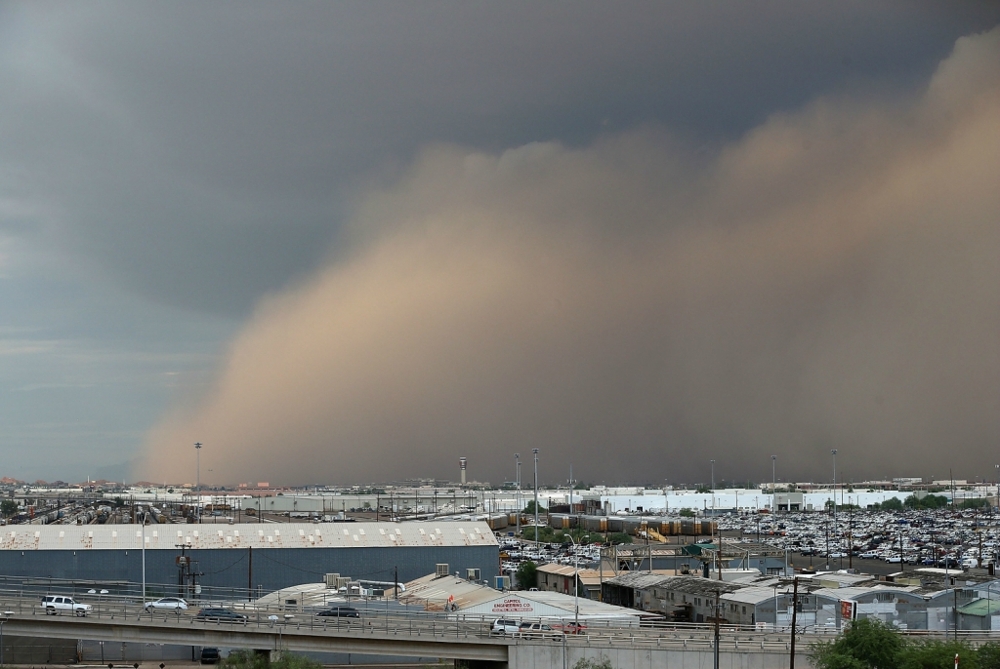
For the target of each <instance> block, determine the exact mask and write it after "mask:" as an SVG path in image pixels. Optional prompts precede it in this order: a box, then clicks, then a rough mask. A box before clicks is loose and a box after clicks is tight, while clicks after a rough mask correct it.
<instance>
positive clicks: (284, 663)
mask: <svg viewBox="0 0 1000 669" xmlns="http://www.w3.org/2000/svg"><path fill="white" fill-rule="evenodd" d="M322 666H323V665H321V664H320V663H319V662H317V661H316V660H310V659H309V658H308V657H305V656H304V655H296V654H295V653H282V654H281V657H279V658H278V659H277V660H272V661H271V662H270V663H269V662H268V660H267V656H266V655H263V654H258V653H255V652H253V651H252V650H234V651H233V652H231V653H230V654H229V657H227V658H226V659H224V660H223V661H222V667H223V669H269V668H270V669H321V668H322Z"/></svg>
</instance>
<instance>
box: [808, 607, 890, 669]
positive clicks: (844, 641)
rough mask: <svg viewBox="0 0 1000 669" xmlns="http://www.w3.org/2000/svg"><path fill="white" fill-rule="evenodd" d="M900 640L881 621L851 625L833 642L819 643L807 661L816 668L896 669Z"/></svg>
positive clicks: (859, 622) (858, 622) (865, 619)
mask: <svg viewBox="0 0 1000 669" xmlns="http://www.w3.org/2000/svg"><path fill="white" fill-rule="evenodd" d="M904 647H905V644H904V642H903V637H902V636H901V635H900V634H899V632H897V631H896V630H894V629H892V628H891V627H889V626H888V625H886V624H885V623H883V622H882V621H881V620H877V619H872V618H862V619H861V620H855V621H854V622H853V623H851V624H850V625H849V626H848V627H847V629H846V630H845V631H844V633H843V634H842V635H841V636H840V638H838V639H837V640H836V641H830V642H826V643H818V644H816V645H815V646H813V648H812V652H811V653H810V659H812V661H813V665H814V666H815V667H816V668H817V669H898V668H899V666H900V665H899V658H900V655H901V653H902V652H903V650H904Z"/></svg>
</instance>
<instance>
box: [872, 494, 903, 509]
mask: <svg viewBox="0 0 1000 669" xmlns="http://www.w3.org/2000/svg"><path fill="white" fill-rule="evenodd" d="M875 508H877V509H882V510H883V511H902V510H903V503H902V502H900V501H899V498H898V497H890V498H889V499H887V500H885V501H884V502H882V503H881V504H879V503H877V502H876V504H875Z"/></svg>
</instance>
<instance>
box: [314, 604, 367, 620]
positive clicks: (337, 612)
mask: <svg viewBox="0 0 1000 669" xmlns="http://www.w3.org/2000/svg"><path fill="white" fill-rule="evenodd" d="M316 615H318V616H331V617H333V618H360V617H361V614H360V613H358V610H357V609H355V608H352V607H350V606H335V607H333V608H331V609H326V610H325V611H320V612H319V613H317V614H316Z"/></svg>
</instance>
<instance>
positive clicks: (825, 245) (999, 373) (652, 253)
mask: <svg viewBox="0 0 1000 669" xmlns="http://www.w3.org/2000/svg"><path fill="white" fill-rule="evenodd" d="M998 62H1000V28H996V29H994V30H992V31H991V32H989V33H985V34H979V35H974V36H970V37H967V38H962V39H960V40H959V41H958V42H957V44H956V45H955V49H954V53H953V54H951V55H950V56H949V57H948V58H947V59H946V60H944V61H943V62H942V63H941V64H940V66H939V67H938V68H937V70H936V71H935V73H934V75H933V77H931V78H929V80H928V81H926V82H924V85H923V86H922V87H921V89H920V91H919V92H914V93H913V94H911V95H909V96H906V97H905V98H897V99H892V100H889V99H886V97H885V96H883V95H876V94H868V95H844V96H825V97H823V98H820V99H818V100H817V101H815V102H813V103H810V104H808V105H806V106H805V107H804V108H802V109H800V110H797V111H794V112H788V113H778V114H774V115H772V116H771V117H770V118H768V120H767V121H766V122H764V123H762V124H760V125H759V126H757V127H755V128H753V129H752V130H751V131H749V132H747V133H746V134H745V135H744V136H742V137H740V138H739V139H738V140H734V141H729V142H722V143H720V145H719V146H718V148H717V149H713V150H705V149H704V147H702V146H700V145H698V144H697V143H694V144H692V143H691V139H690V138H689V137H681V138H678V137H676V136H674V135H671V133H669V132H666V131H662V130H658V129H654V128H644V129H639V130H634V131H630V132H624V133H619V134H609V135H606V136H601V137H599V138H598V139H596V140H595V141H593V142H592V143H590V144H587V145H585V146H567V145H566V144H562V143H557V142H536V143H529V144H525V145H523V146H520V147H517V148H513V149H509V150H505V151H500V152H488V151H482V150H477V149H475V148H468V147H459V146H455V145H451V144H440V145H437V146H433V147H428V148H425V149H424V150H423V151H421V152H420V153H419V155H418V156H417V158H416V160H415V161H414V163H413V164H412V165H411V166H409V167H408V168H406V169H405V170H402V171H400V173H399V177H398V179H396V180H395V181H393V182H391V183H387V184H384V185H383V186H382V187H379V188H375V189H373V190H372V191H371V192H369V193H368V195H367V196H366V197H364V198H363V199H361V200H360V202H359V205H358V207H357V209H356V212H355V214H354V216H353V217H352V220H351V223H350V225H349V226H348V227H347V228H346V229H345V231H344V234H343V240H342V246H341V247H340V248H339V252H338V253H337V254H336V256H335V259H334V260H331V261H329V262H328V263H327V264H326V265H325V266H324V267H323V268H321V269H320V270H319V271H318V272H316V274H315V275H314V276H312V277H310V278H308V279H307V280H305V281H303V282H302V283H301V284H300V285H298V286H296V287H295V288H294V289H291V290H288V291H286V292H282V293H276V294H273V295H272V296H270V297H269V298H268V299H266V300H264V301H262V302H261V303H260V305H259V307H258V309H257V311H256V313H255V315H254V317H253V318H252V319H251V320H250V322H249V323H248V324H247V327H246V328H245V330H244V331H243V332H242V333H241V334H240V336H238V337H237V338H236V339H235V340H234V342H233V344H232V347H231V350H230V352H229V354H228V355H227V357H226V360H225V365H224V367H223V369H222V370H221V371H220V374H219V377H218V380H217V382H216V384H215V385H214V387H213V389H212V390H211V391H210V392H209V393H208V394H207V395H206V396H205V397H204V398H203V400H202V402H201V403H199V404H198V405H197V406H193V407H188V408H187V409H186V410H179V411H177V412H175V413H174V414H173V415H171V416H169V417H167V418H166V419H165V420H164V421H163V423H162V424H161V425H160V426H158V428H157V429H155V430H154V431H153V432H152V433H151V434H150V436H149V439H148V445H147V461H146V463H145V464H144V465H143V467H144V468H143V469H142V470H141V471H140V475H143V476H152V477H154V478H156V479H157V480H160V479H161V478H164V477H166V478H170V479H173V480H185V479H186V478H189V472H190V466H189V464H188V463H187V461H185V460H183V459H179V458H178V457H176V446H175V445H177V444H187V443H191V442H193V441H195V440H196V439H197V440H198V441H202V442H204V443H205V444H206V448H205V449H204V450H203V451H202V456H201V457H202V465H203V466H205V467H211V468H213V469H214V470H215V471H216V472H218V474H217V475H216V476H217V477H219V478H220V479H223V480H225V481H227V482H235V481H238V480H257V479H262V478H266V479H267V480H270V481H281V482H296V483H300V482H316V481H331V480H332V481H336V482H343V483H347V482H356V481H359V480H386V479H393V478H400V477H404V476H410V477H413V476H417V477H423V476H438V477H442V476H448V475H449V474H450V473H452V472H453V471H454V469H455V460H456V459H457V458H458V457H459V456H467V457H469V458H470V462H471V463H472V465H471V466H472V467H473V471H474V472H477V473H476V476H477V477H480V478H485V479H491V480H494V482H496V480H497V479H499V478H501V477H502V476H503V475H502V473H501V472H504V471H510V469H511V456H512V454H513V453H514V452H515V451H520V452H521V453H522V454H524V453H526V452H528V451H529V449H531V448H533V447H538V448H541V449H543V452H544V456H543V457H544V462H545V467H546V471H547V472H550V473H549V474H547V475H545V476H544V478H546V479H547V480H559V479H563V478H564V475H563V474H562V473H560V474H552V473H551V472H553V471H558V472H567V471H568V468H569V464H570V463H573V464H574V471H575V473H576V474H577V475H578V476H579V477H581V478H585V479H589V480H598V481H601V480H604V481H608V482H611V481H617V480H623V479H631V480H636V479H639V480H643V481H648V482H659V481H662V480H663V479H664V478H667V477H669V478H671V479H672V480H678V479H686V480H691V479H693V478H696V477H698V476H703V475H704V471H705V470H706V468H707V462H708V460H709V459H710V458H711V459H716V460H717V461H718V464H717V468H716V474H717V475H718V476H719V477H720V478H727V479H740V480H744V479H746V478H751V479H757V480H759V479H761V478H765V477H766V475H767V474H768V473H769V471H770V455H771V454H776V455H778V456H779V457H780V458H781V471H782V473H783V476H786V477H791V478H796V477H818V478H824V472H826V471H827V464H828V462H829V459H828V458H829V449H830V448H838V449H840V454H841V461H840V464H841V467H842V470H841V476H843V477H844V478H860V477H864V476H882V475H885V474H895V475H915V476H934V477H937V478H944V477H945V475H946V474H945V473H946V471H947V470H949V469H953V470H954V471H955V473H956V475H960V476H961V477H963V478H966V477H967V478H973V477H975V476H976V475H982V473H983V472H985V471H989V469H988V468H989V466H990V464H992V462H993V460H994V459H995V458H994V456H993V455H992V453H993V452H994V446H995V444H996V443H997V440H998V438H1000V429H998V428H1000V426H998V423H997V420H996V412H995V402H996V398H997V397H998V396H1000V347H998V345H997V332H1000V308H998V305H1000V300H998V286H1000V265H998V263H997V262H996V259H997V258H998V257H1000V226H998V225H997V212H998V211H1000V191H998V189H997V187H996V186H997V178H996V177H997V174H1000V117H998V116H997V114H996V110H997V108H998V107H1000V70H998V68H997V63H998ZM345 249H346V250H345ZM478 472H482V474H481V475H480V474H479V473H478Z"/></svg>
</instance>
